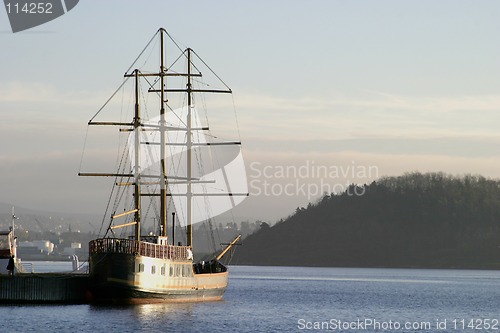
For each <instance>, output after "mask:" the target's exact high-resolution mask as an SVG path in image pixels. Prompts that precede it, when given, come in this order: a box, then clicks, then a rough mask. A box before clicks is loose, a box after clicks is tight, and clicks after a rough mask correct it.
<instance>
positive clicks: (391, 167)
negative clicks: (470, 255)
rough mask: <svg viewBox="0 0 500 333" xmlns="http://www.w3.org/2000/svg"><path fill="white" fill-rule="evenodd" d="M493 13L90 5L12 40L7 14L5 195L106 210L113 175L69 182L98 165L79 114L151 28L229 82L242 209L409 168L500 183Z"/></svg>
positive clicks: (0, 55) (289, 5) (0, 35)
mask: <svg viewBox="0 0 500 333" xmlns="http://www.w3.org/2000/svg"><path fill="white" fill-rule="evenodd" d="M498 17H500V2H498V1H487V0H479V1H477V0H476V1H464V0H453V1H426V0H418V1H411V0H409V1H397V0H385V1H384V0H381V1H373V0H366V1H362V0H359V1H356V0H353V1H335V0H324V1H321V0H308V1H305V0H286V1H285V0H283V1H281V0H272V1H269V0H268V1H264V0H257V1H210V2H209V1H190V2H189V4H187V3H185V2H180V1H165V0H162V1H155V0H148V1H126V0H120V1H118V0H108V1H90V0H88V1H80V2H79V3H78V5H77V6H76V7H75V8H74V9H73V10H71V11H70V12H68V13H66V14H65V15H63V16H61V17H59V18H57V19H55V20H53V21H51V22H48V23H46V24H43V25H41V26H38V27H35V28H32V29H30V30H27V31H24V32H19V33H15V34H14V33H12V31H11V29H10V25H9V22H8V18H7V15H6V12H5V10H3V9H2V8H0V66H1V75H0V116H1V121H0V189H1V191H0V202H4V203H9V204H13V205H18V206H23V207H28V208H34V209H43V210H47V211H62V212H75V213H96V214H99V213H101V212H102V211H103V210H104V207H105V204H106V201H107V199H108V192H109V183H105V182H102V181H99V180H94V179H93V180H90V179H89V178H82V177H78V176H77V174H78V172H79V171H101V170H81V159H82V152H83V146H84V143H85V142H86V141H85V137H86V134H87V121H88V120H89V119H90V118H91V117H92V115H93V114H94V113H95V112H96V111H97V110H98V109H99V107H100V106H101V105H102V104H103V103H104V102H105V101H106V100H107V98H108V97H109V96H110V95H111V94H112V93H113V91H114V90H115V89H116V88H117V87H118V86H119V85H120V83H121V82H122V80H123V73H124V72H125V70H126V69H127V68H128V67H129V65H130V64H131V63H132V61H133V60H134V59H135V57H136V56H137V54H138V53H139V52H140V51H141V50H142V48H143V47H144V46H145V44H146V43H147V42H148V41H149V39H150V38H151V37H152V35H153V34H154V33H155V32H156V31H157V30H158V28H159V27H164V28H165V29H167V31H168V32H169V33H170V34H171V35H172V36H174V37H175V38H176V40H177V41H180V42H181V43H182V44H183V45H185V46H189V47H191V48H193V49H194V50H195V51H196V52H197V54H199V55H201V56H202V58H203V59H204V60H205V61H206V62H207V63H209V64H210V67H211V68H213V69H214V70H215V71H216V72H217V74H218V75H219V76H220V77H221V78H222V79H223V80H224V82H226V83H227V84H228V85H229V86H230V87H231V89H232V90H233V92H234V93H233V100H234V105H235V109H236V112H237V127H238V129H239V135H240V136H241V140H242V142H243V153H244V159H245V164H246V167H247V175H248V183H249V191H250V197H249V198H248V199H246V200H245V201H244V202H243V203H242V204H241V205H240V206H238V207H237V208H236V209H235V211H234V212H233V214H234V215H235V216H237V217H238V218H240V219H248V220H256V219H260V220H263V221H268V222H271V223H272V222H274V221H276V220H278V219H280V218H284V217H286V216H288V215H290V214H291V213H293V211H294V210H295V208H297V207H302V206H306V205H307V204H308V202H311V201H312V202H314V201H315V200H317V199H318V198H319V197H321V195H322V194H323V193H324V192H332V191H333V192H339V191H342V190H344V189H345V188H346V185H347V184H349V183H357V184H364V183H369V182H371V181H373V180H376V179H378V178H380V177H383V176H397V175H401V174H403V173H405V172H412V171H420V172H445V173H450V174H455V175H463V174H481V175H483V176H486V177H490V178H500V133H499V132H498V127H499V124H500V60H499V59H500V42H499V39H498V32H499V31H500V21H499V20H498ZM231 103H232V101H231ZM106 157H107V151H105V150H102V151H101V154H100V155H99V154H96V155H94V156H93V158H95V159H96V161H94V162H96V163H97V162H98V160H101V159H105V158H106ZM113 158H114V157H113ZM92 162H93V161H92V160H91V161H86V163H89V164H90V165H92Z"/></svg>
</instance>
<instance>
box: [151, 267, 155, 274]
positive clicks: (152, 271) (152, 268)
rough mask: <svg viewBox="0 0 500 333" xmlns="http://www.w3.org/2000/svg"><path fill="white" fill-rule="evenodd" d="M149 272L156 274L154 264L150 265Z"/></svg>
mask: <svg viewBox="0 0 500 333" xmlns="http://www.w3.org/2000/svg"><path fill="white" fill-rule="evenodd" d="M151 274H156V266H151Z"/></svg>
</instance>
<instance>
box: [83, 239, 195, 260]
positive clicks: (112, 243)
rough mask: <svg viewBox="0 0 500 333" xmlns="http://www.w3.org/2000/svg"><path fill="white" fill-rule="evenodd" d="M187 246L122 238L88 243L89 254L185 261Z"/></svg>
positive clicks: (95, 240)
mask: <svg viewBox="0 0 500 333" xmlns="http://www.w3.org/2000/svg"><path fill="white" fill-rule="evenodd" d="M189 249H190V247H189V246H174V245H161V244H154V243H147V242H138V241H136V240H131V239H124V238H99V239H94V240H92V241H90V242H89V254H90V255H92V254H99V253H124V254H135V255H141V256H146V257H152V258H159V259H171V260H187V259H188V250H189Z"/></svg>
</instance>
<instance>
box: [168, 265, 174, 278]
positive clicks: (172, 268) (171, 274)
mask: <svg viewBox="0 0 500 333" xmlns="http://www.w3.org/2000/svg"><path fill="white" fill-rule="evenodd" d="M169 275H170V276H174V267H173V266H170V269H169Z"/></svg>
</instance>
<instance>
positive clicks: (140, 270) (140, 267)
mask: <svg viewBox="0 0 500 333" xmlns="http://www.w3.org/2000/svg"><path fill="white" fill-rule="evenodd" d="M141 272H144V264H139V273H141Z"/></svg>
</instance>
